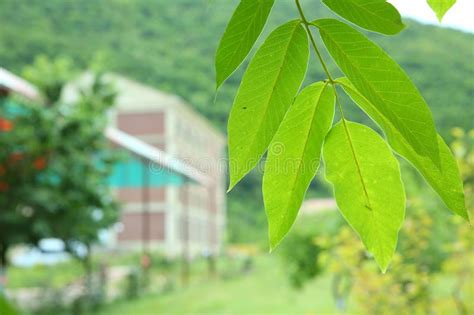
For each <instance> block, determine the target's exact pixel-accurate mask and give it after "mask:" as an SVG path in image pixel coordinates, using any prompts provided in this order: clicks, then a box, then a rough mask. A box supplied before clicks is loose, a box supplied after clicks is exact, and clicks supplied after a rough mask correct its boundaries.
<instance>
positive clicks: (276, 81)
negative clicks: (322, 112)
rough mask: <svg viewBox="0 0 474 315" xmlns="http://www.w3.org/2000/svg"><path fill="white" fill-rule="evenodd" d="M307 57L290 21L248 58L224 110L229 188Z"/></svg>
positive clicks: (288, 99)
mask: <svg viewBox="0 0 474 315" xmlns="http://www.w3.org/2000/svg"><path fill="white" fill-rule="evenodd" d="M308 57H309V49H308V38H307V35H306V32H305V30H304V29H303V27H302V26H301V25H300V22H299V21H291V22H288V23H286V24H284V25H282V26H280V27H278V28H277V29H276V30H275V31H273V32H272V33H271V34H270V36H269V37H268V39H267V40H266V41H265V42H264V43H263V45H262V47H260V49H259V50H258V51H257V53H256V54H255V57H254V58H253V59H252V61H251V62H250V65H249V67H248V69H247V71H246V72H245V74H244V77H243V79H242V83H241V85H240V88H239V91H238V92H237V96H236V98H235V101H234V105H233V107H232V110H231V113H230V116H229V123H228V134H229V159H230V161H229V165H230V189H231V188H232V187H233V186H234V185H235V184H237V182H238V181H239V180H240V179H242V177H244V176H245V175H246V174H247V173H248V172H249V171H250V170H251V169H252V168H253V167H255V165H256V164H257V163H258V161H259V160H260V158H261V157H262V155H263V154H264V153H265V150H266V149H267V147H268V145H269V144H270V141H271V140H272V138H273V136H274V135H275V132H276V131H277V129H278V126H279V125H280V123H281V121H282V120H283V117H284V115H285V113H286V111H287V110H288V107H289V106H290V105H291V103H292V102H293V98H294V96H295V95H296V93H297V92H298V90H299V88H300V86H301V82H302V81H303V79H304V76H305V73H306V68H307V65H308Z"/></svg>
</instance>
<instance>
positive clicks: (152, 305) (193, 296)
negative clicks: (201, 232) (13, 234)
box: [99, 255, 356, 315]
mask: <svg viewBox="0 0 474 315" xmlns="http://www.w3.org/2000/svg"><path fill="white" fill-rule="evenodd" d="M335 313H336V310H335V308H334V303H333V300H332V297H331V290H330V278H329V277H323V278H319V279H317V280H315V281H313V282H311V283H310V284H308V285H307V286H306V287H305V288H304V289H303V290H302V291H295V290H294V289H292V287H291V286H290V285H289V283H288V279H287V276H286V275H285V274H284V269H283V268H282V266H281V265H280V260H279V259H278V257H276V256H275V255H273V256H271V257H268V256H267V257H263V258H259V259H258V260H256V263H255V270H254V271H253V272H251V273H250V274H248V275H243V276H238V277H235V278H232V279H229V280H222V279H215V280H207V281H204V280H201V281H200V282H194V283H193V284H191V285H190V286H188V287H187V288H178V289H177V290H175V291H173V292H171V293H167V294H165V295H163V296H152V295H149V296H145V297H142V298H140V299H138V300H135V301H128V302H127V301H122V302H117V303H115V304H113V305H110V306H108V307H106V308H104V309H103V310H102V312H100V313H99V314H100V315H122V314H123V315H130V314H133V315H156V314H167V315H168V314H170V315H171V314H183V315H184V314H186V315H192V314H206V315H210V314H239V315H241V314H242V315H250V314H252V315H253V314H285V315H287V314H304V315H310V314H314V315H316V314H318V315H323V314H335ZM350 314H351V315H352V314H356V313H350Z"/></svg>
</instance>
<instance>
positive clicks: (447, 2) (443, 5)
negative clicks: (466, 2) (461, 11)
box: [427, 0, 456, 22]
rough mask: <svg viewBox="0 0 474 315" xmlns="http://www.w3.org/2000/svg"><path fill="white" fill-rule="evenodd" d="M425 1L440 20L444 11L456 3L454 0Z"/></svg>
mask: <svg viewBox="0 0 474 315" xmlns="http://www.w3.org/2000/svg"><path fill="white" fill-rule="evenodd" d="M427 2H428V4H429V5H430V7H431V9H433V11H434V13H436V16H437V17H438V20H439V21H440V22H441V20H442V19H443V17H444V15H445V14H446V12H448V11H449V9H451V7H452V6H453V5H454V4H455V3H456V0H427Z"/></svg>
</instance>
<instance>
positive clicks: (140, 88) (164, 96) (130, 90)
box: [63, 71, 226, 143]
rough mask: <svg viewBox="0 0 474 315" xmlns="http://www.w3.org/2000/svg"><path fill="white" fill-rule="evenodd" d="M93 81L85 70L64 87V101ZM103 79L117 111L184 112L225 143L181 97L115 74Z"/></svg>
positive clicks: (207, 122) (221, 135)
mask: <svg viewBox="0 0 474 315" xmlns="http://www.w3.org/2000/svg"><path fill="white" fill-rule="evenodd" d="M93 79H94V75H93V73H92V72H88V71H86V72H84V73H83V74H81V75H80V76H79V77H78V78H77V79H76V80H74V81H73V82H72V83H71V84H69V85H68V86H66V88H65V91H64V93H63V99H64V101H66V102H68V101H73V100H75V99H76V98H77V97H78V95H79V90H80V89H81V88H85V87H87V86H88V85H90V84H91V83H92V81H93ZM103 79H104V80H105V81H107V82H110V83H112V84H113V85H114V86H115V88H116V89H117V90H118V91H119V93H118V95H117V99H116V101H115V107H116V108H117V109H118V110H120V111H125V112H126V111H133V112H139V111H143V112H146V111H149V110H156V109H161V108H162V109H165V110H177V111H179V113H181V114H183V113H185V114H188V115H190V116H191V117H193V121H194V122H196V123H198V124H200V127H202V128H204V129H206V130H207V131H208V132H209V133H210V134H212V135H213V136H214V137H215V139H216V140H218V141H220V142H222V143H225V141H226V138H225V136H224V135H223V134H222V133H221V132H220V131H218V130H217V129H216V128H215V127H214V126H213V125H212V124H211V123H210V122H209V121H208V120H207V119H206V118H204V117H203V116H202V115H201V114H199V113H197V112H196V111H195V110H194V109H193V108H192V107H191V106H190V105H189V104H187V103H186V102H185V101H184V100H183V99H182V98H181V97H179V96H177V95H173V94H169V93H166V92H163V91H160V90H158V89H155V88H153V87H151V86H148V85H145V84H142V83H139V82H137V81H134V80H131V79H128V78H126V77H124V76H122V75H119V74H116V73H106V74H104V75H103ZM137 100H138V101H137Z"/></svg>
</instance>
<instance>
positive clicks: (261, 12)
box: [215, 0, 275, 88]
mask: <svg viewBox="0 0 474 315" xmlns="http://www.w3.org/2000/svg"><path fill="white" fill-rule="evenodd" d="M274 2H275V0H241V1H240V4H239V5H238V6H237V9H235V12H234V14H233V15H232V18H231V19H230V21H229V24H228V25H227V28H226V30H225V32H224V35H223V36H222V38H221V41H220V43H219V47H218V48H217V52H216V59H215V62H216V88H219V87H220V86H221V85H222V83H223V82H224V81H225V80H226V79H227V78H228V77H229V76H230V75H231V74H232V73H233V72H234V71H235V69H237V67H238V66H239V65H240V64H241V63H242V61H244V59H245V57H247V55H248V54H249V52H250V50H251V49H252V47H253V45H254V44H255V42H256V41H257V38H258V36H259V35H260V33H261V32H262V30H263V27H264V26H265V22H266V21H267V18H268V15H269V14H270V11H271V9H272V7H273V3H274Z"/></svg>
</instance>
